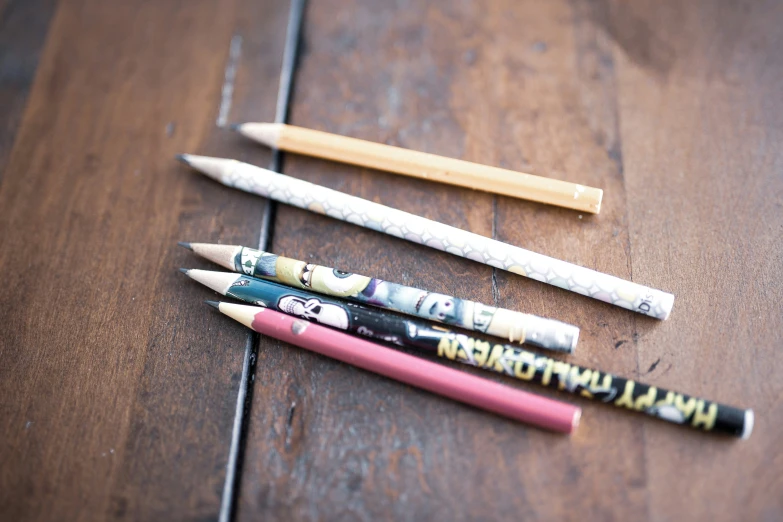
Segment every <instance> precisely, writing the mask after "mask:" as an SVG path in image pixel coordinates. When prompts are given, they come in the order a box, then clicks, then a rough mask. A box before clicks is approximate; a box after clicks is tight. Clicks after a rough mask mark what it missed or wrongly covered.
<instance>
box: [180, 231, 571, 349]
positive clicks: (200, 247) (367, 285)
mask: <svg viewBox="0 0 783 522" xmlns="http://www.w3.org/2000/svg"><path fill="white" fill-rule="evenodd" d="M180 245H182V246H184V247H186V248H189V249H191V250H193V251H194V252H195V253H196V254H198V255H200V256H202V257H205V258H207V259H209V260H210V261H212V262H213V263H217V264H218V265H220V266H222V267H224V268H227V269H229V270H233V271H235V272H239V273H243V274H245V275H249V276H253V277H259V278H263V279H268V280H272V281H276V282H278V283H282V284H285V285H288V286H292V287H294V288H299V289H302V290H312V291H314V292H318V293H321V294H326V295H331V296H333V297H340V298H343V299H347V300H350V301H354V302H357V303H361V304H367V305H372V306H375V307H379V308H385V309H387V310H394V311H396V312H402V313H405V314H408V315H413V316H416V317H420V318H422V319H427V320H430V321H436V322H440V323H446V324H449V325H453V326H457V327H460V328H466V329H468V330H473V331H477V332H482V333H486V334H489V335H494V336H496V337H501V338H503V339H508V340H509V341H511V342H514V341H519V342H523V343H527V344H532V345H535V346H539V347H541V348H546V349H548V350H554V351H558V352H566V353H573V352H574V349H575V347H576V343H577V340H578V338H579V328H577V327H576V326H572V325H570V324H566V323H561V322H560V321H555V320H553V319H545V318H543V317H537V316H535V315H531V314H523V313H521V312H516V311H513V310H507V309H505V308H496V307H494V306H487V305H484V304H481V303H477V302H474V301H468V300H467V299H458V298H456V297H453V296H449V295H445V294H437V293H434V292H428V291H426V290H422V289H420V288H413V287H410V286H403V285H398V284H396V283H390V282H388V281H382V280H380V279H373V278H370V277H367V276H362V275H357V274H351V273H348V272H343V271H340V270H336V269H334V268H329V267H324V266H319V265H314V264H309V263H305V262H304V261H299V260H296V259H291V258H287V257H282V256H278V255H275V254H270V253H268V252H262V251H260V250H255V249H252V248H246V247H241V246H231V245H211V244H205V243H180Z"/></svg>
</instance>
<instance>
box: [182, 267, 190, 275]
mask: <svg viewBox="0 0 783 522" xmlns="http://www.w3.org/2000/svg"><path fill="white" fill-rule="evenodd" d="M189 270H190V269H188V268H180V269H179V271H180V272H182V273H183V274H187V273H188V271H189Z"/></svg>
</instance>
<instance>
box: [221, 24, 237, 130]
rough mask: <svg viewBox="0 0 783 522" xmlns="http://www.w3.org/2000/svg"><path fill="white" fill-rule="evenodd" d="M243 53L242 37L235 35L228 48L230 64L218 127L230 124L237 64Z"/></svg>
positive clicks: (227, 65)
mask: <svg viewBox="0 0 783 522" xmlns="http://www.w3.org/2000/svg"><path fill="white" fill-rule="evenodd" d="M241 52H242V37H241V36H240V35H238V34H235V35H234V36H233V38H231V44H230V45H229V48H228V62H227V63H226V73H225V76H224V79H223V90H222V91H221V93H220V110H219V111H218V117H217V122H215V123H216V125H217V126H218V127H225V126H226V123H227V122H228V113H229V111H231V101H232V99H233V97H234V80H235V79H236V76H237V63H239V55H240V53H241Z"/></svg>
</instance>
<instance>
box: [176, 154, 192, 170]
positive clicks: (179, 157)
mask: <svg viewBox="0 0 783 522" xmlns="http://www.w3.org/2000/svg"><path fill="white" fill-rule="evenodd" d="M175 158H177V160H179V161H181V162H182V163H184V164H185V165H187V166H188V167H190V162H189V161H188V155H187V154H177V155H176V156H175Z"/></svg>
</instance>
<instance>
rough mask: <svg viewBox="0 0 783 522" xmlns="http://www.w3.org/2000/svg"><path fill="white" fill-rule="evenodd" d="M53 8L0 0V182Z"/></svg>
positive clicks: (49, 0) (47, 2) (26, 0)
mask: <svg viewBox="0 0 783 522" xmlns="http://www.w3.org/2000/svg"><path fill="white" fill-rule="evenodd" d="M56 7H57V2H56V1H55V0H3V1H0V116H1V117H2V121H3V123H2V127H0V183H1V182H2V180H3V171H4V170H5V166H6V163H7V161H8V155H9V153H10V152H11V146H12V145H13V143H14V138H15V136H16V131H17V129H18V127H19V122H20V120H21V119H22V113H23V112H24V107H25V105H26V103H27V95H28V94H29V92H30V87H31V86H32V84H33V78H34V77H35V71H36V70H37V68H38V59H39V57H40V55H41V49H42V48H43V45H44V39H45V38H46V34H47V32H48V30H49V22H50V21H51V18H52V15H53V14H54V11H55V8H56Z"/></svg>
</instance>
